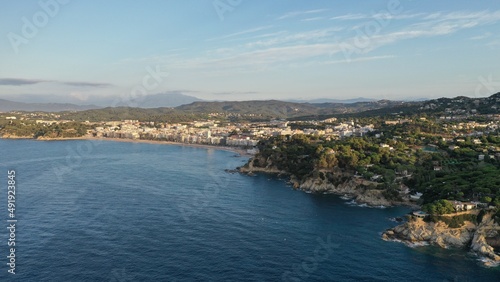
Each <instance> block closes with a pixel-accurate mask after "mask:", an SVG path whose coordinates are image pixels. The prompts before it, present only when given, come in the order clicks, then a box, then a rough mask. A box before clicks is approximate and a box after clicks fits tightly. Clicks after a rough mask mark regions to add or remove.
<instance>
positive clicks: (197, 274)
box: [0, 140, 500, 282]
mask: <svg viewBox="0 0 500 282" xmlns="http://www.w3.org/2000/svg"><path fill="white" fill-rule="evenodd" d="M0 154H1V155H0V188H1V189H0V191H1V194H0V219H1V225H3V226H4V227H1V230H3V231H1V232H0V233H1V234H0V281H120V282H122V281H499V280H500V270H499V269H491V268H484V267H482V266H480V265H479V263H478V261H477V257H475V256H474V255H472V254H469V253H467V252H466V251H464V250H443V249H439V248H435V247H431V246H427V247H421V248H408V247H406V246H405V245H403V244H400V243H395V242H385V241H383V240H381V232H382V231H384V230H385V229H387V228H390V227H392V226H394V225H395V224H396V223H394V222H392V221H390V220H389V219H390V218H393V217H397V216H402V215H404V214H405V213H407V212H408V209H407V208H404V207H395V208H387V209H370V208H361V207H357V206H350V205H347V204H346V202H345V201H344V200H341V199H340V198H339V197H337V196H334V195H315V194H307V193H304V192H301V191H296V190H293V189H292V188H291V187H289V186H287V185H286V183H285V181H284V180H283V179H278V178H276V177H271V176H268V175H258V176H255V177H250V176H246V175H241V174H237V173H235V174H231V173H228V172H225V171H224V170H225V169H233V168H235V167H237V166H241V165H243V164H244V163H245V161H246V160H247V159H246V158H244V157H236V156H235V153H232V152H228V151H220V150H214V149H203V148H192V147H184V146H175V145H157V144H144V143H126V142H111V141H50V142H43V141H31V140H0ZM12 169H13V170H15V171H16V191H17V193H16V218H17V219H18V222H17V223H16V270H15V272H16V274H15V275H12V274H10V273H8V272H7V271H8V269H9V266H8V265H7V262H8V259H7V256H8V255H9V247H8V246H7V242H8V238H9V236H10V234H9V231H8V230H7V228H6V227H7V226H8V224H7V219H8V211H7V187H6V183H7V170H12Z"/></svg>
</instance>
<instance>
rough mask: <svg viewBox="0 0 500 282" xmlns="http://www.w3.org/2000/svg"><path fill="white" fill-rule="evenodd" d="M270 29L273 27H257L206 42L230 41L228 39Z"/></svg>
mask: <svg viewBox="0 0 500 282" xmlns="http://www.w3.org/2000/svg"><path fill="white" fill-rule="evenodd" d="M270 28H272V26H261V27H256V28H252V29H247V30H243V31H239V32H235V33H231V34H228V35H224V36H220V37H215V38H210V39H207V40H206V41H215V40H223V39H228V38H232V37H237V36H240V35H245V34H249V33H255V32H258V31H262V30H266V29H270Z"/></svg>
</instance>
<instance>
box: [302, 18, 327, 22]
mask: <svg viewBox="0 0 500 282" xmlns="http://www.w3.org/2000/svg"><path fill="white" fill-rule="evenodd" d="M323 19H324V18H323V17H314V18H307V19H302V20H300V21H301V22H312V21H320V20H323Z"/></svg>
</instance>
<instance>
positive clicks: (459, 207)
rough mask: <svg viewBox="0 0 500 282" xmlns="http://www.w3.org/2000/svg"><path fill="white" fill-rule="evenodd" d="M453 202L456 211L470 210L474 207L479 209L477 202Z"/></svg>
mask: <svg viewBox="0 0 500 282" xmlns="http://www.w3.org/2000/svg"><path fill="white" fill-rule="evenodd" d="M451 203H452V204H453V207H454V208H455V211H457V212H459V211H470V210H472V209H477V206H478V203H477V202H460V201H453V202H451Z"/></svg>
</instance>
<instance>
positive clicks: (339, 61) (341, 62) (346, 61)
mask: <svg viewBox="0 0 500 282" xmlns="http://www.w3.org/2000/svg"><path fill="white" fill-rule="evenodd" d="M392 58H396V56H394V55H385V56H371V57H358V58H354V59H350V60H349V59H345V60H335V61H326V62H322V63H321V64H323V65H335V64H348V63H355V62H366V61H376V60H384V59H392Z"/></svg>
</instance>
